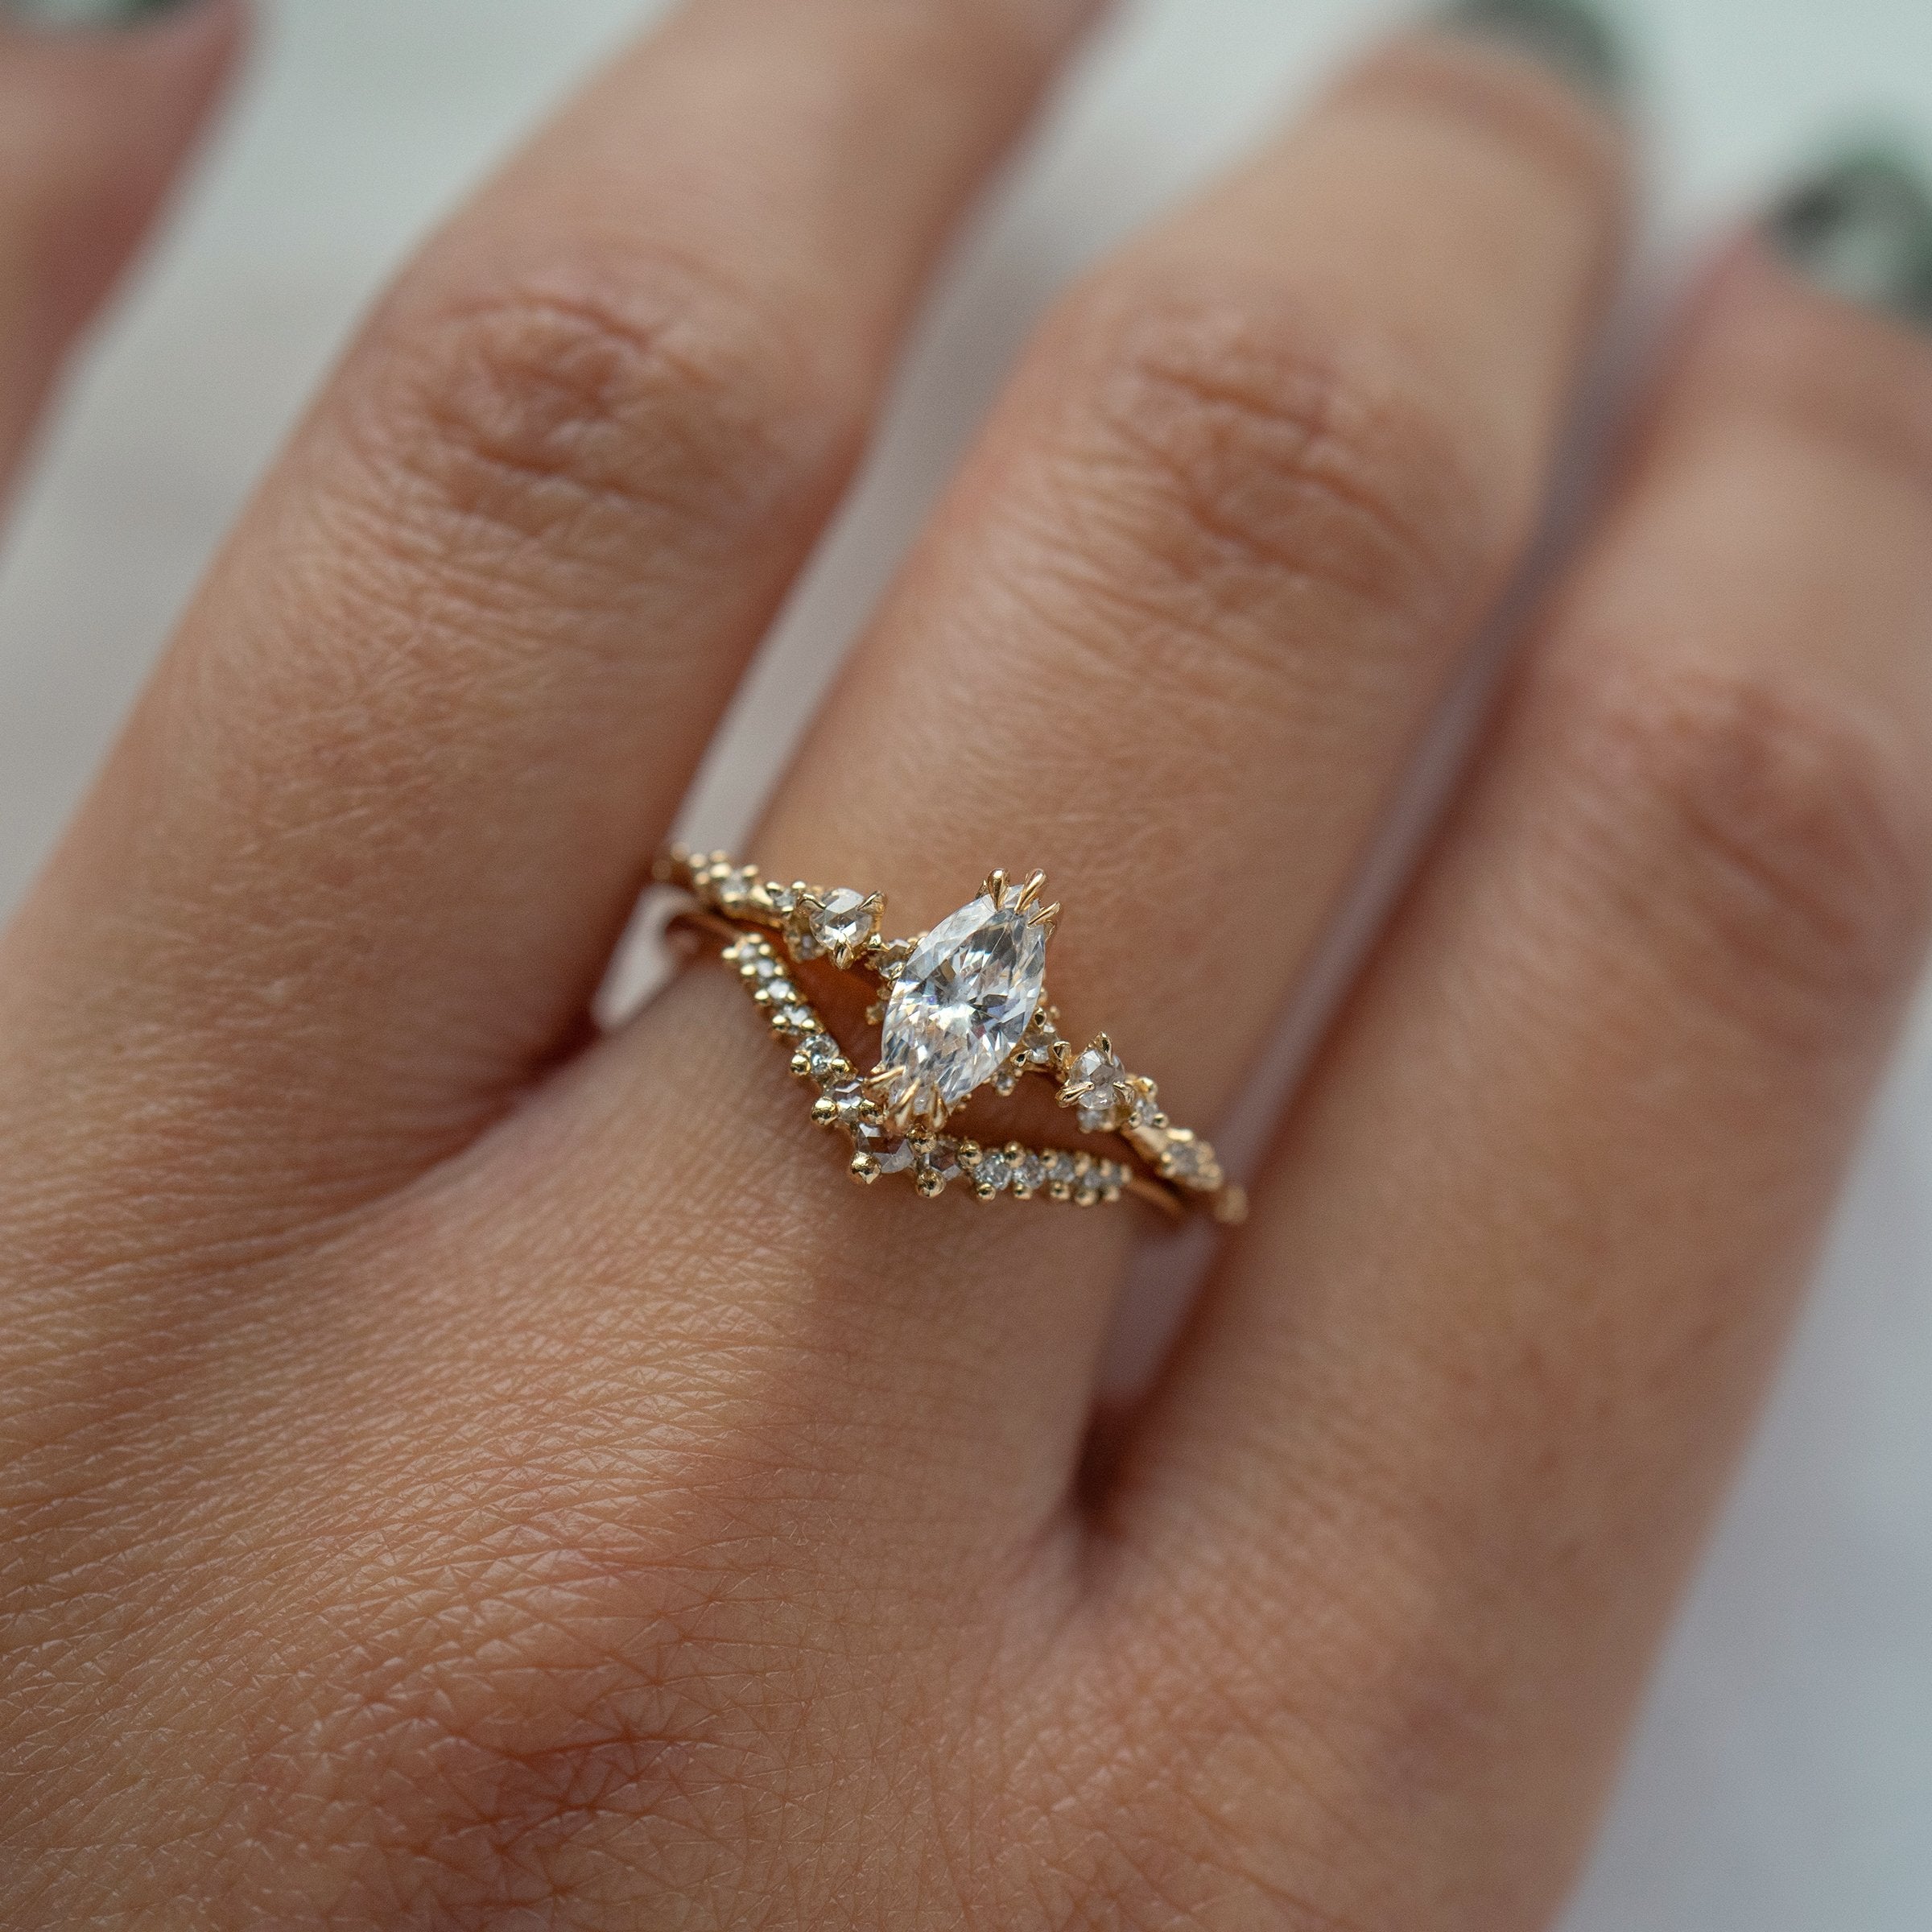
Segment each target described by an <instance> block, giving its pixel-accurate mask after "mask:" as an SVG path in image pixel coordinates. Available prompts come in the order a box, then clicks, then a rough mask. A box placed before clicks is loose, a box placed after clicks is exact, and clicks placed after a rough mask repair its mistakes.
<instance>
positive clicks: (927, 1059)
mask: <svg viewBox="0 0 1932 1932" xmlns="http://www.w3.org/2000/svg"><path fill="white" fill-rule="evenodd" d="M1046 971H1047V935H1046V933H1045V932H1044V931H1042V929H1041V928H1040V927H1038V926H1035V925H1034V924H1033V923H1031V920H1030V917H1029V915H1028V914H1027V912H1026V909H1025V908H1024V907H1023V906H1019V905H1018V904H1016V903H1013V902H1008V903H1007V904H1005V906H1001V905H998V904H996V903H995V902H994V900H993V898H992V897H991V896H990V895H989V894H982V895H981V896H980V898H976V899H975V900H974V901H973V902H972V904H971V905H969V906H961V907H960V910H958V911H957V912H956V913H954V914H953V915H952V917H951V918H950V919H945V920H943V921H942V922H941V923H939V925H937V926H935V927H934V928H933V929H932V931H931V932H929V933H927V935H926V937H925V938H924V939H922V940H921V941H920V942H919V946H918V947H917V948H916V949H915V950H914V952H913V955H912V956H911V958H910V959H909V960H907V961H906V968H905V971H904V972H902V973H901V974H900V976H898V979H897V980H894V982H893V987H892V996H891V998H890V1001H888V1002H887V1004H886V1018H885V1037H884V1040H883V1042H882V1046H881V1052H880V1056H879V1070H880V1071H881V1074H884V1075H888V1076H896V1077H893V1078H890V1082H889V1084H890V1087H891V1088H893V1089H894V1100H895V1103H896V1106H895V1111H897V1112H898V1113H900V1114H901V1115H902V1117H905V1118H906V1119H909V1120H926V1121H937V1120H939V1119H942V1118H943V1117H944V1116H945V1114H946V1113H947V1112H949V1111H950V1110H951V1109H952V1108H955V1107H956V1106H958V1105H959V1104H960V1102H961V1101H962V1100H964V1099H965V1098H966V1096H968V1094H970V1093H971V1092H973V1090H974V1089H975V1088H978V1087H981V1086H984V1085H985V1083H986V1082H987V1081H989V1080H991V1079H992V1078H993V1075H995V1074H996V1073H997V1072H998V1071H999V1070H1000V1068H1001V1066H1002V1065H1003V1064H1004V1063H1005V1060H1006V1058H1007V1056H1008V1055H1009V1054H1010V1053H1011V1052H1012V1051H1013V1049H1014V1047H1017V1046H1018V1045H1019V1043H1020V1042H1021V1040H1022V1038H1024V1037H1025V1035H1026V1029H1027V1027H1028V1026H1030V1024H1031V1022H1032V1020H1033V1016H1034V1013H1035V1011H1036V1010H1037V1009H1038V1006H1039V1004H1040V992H1041V987H1042V981H1043V980H1044V978H1045V976H1046Z"/></svg>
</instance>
